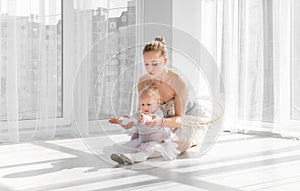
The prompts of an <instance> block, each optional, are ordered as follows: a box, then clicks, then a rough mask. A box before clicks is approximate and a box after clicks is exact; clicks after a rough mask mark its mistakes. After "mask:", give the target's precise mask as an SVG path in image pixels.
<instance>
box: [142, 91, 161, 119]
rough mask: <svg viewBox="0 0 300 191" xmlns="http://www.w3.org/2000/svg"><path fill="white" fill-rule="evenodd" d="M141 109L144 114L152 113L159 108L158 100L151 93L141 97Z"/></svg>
mask: <svg viewBox="0 0 300 191" xmlns="http://www.w3.org/2000/svg"><path fill="white" fill-rule="evenodd" d="M140 106H141V110H142V112H143V113H144V114H147V115H149V114H152V113H154V112H155V111H156V110H157V107H158V100H157V99H155V98H153V97H152V96H150V95H143V96H141V98H140Z"/></svg>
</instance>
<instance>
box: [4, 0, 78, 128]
mask: <svg viewBox="0 0 300 191" xmlns="http://www.w3.org/2000/svg"><path fill="white" fill-rule="evenodd" d="M61 3H62V4H61V22H62V24H61V25H62V26H61V27H62V39H61V40H62V52H61V53H60V54H61V58H62V74H61V75H62V76H61V77H62V117H56V118H51V119H24V120H19V121H14V122H10V121H3V122H0V124H1V126H2V127H4V129H8V131H9V129H10V128H11V127H14V126H16V125H18V126H19V129H20V131H21V130H24V129H32V128H34V127H35V126H36V122H37V121H39V125H41V126H43V125H45V126H46V125H47V124H49V123H54V122H55V123H56V124H57V126H58V127H60V126H65V125H69V124H71V100H72V99H71V98H72V81H71V80H72V77H73V76H72V72H70V70H69V68H72V66H71V63H72V52H71V47H72V45H71V44H69V41H70V39H72V35H70V34H72V33H70V31H71V30H70V28H69V27H72V26H71V25H72V24H70V22H69V21H70V17H71V13H72V10H71V9H68V7H70V6H71V3H73V2H72V0H61ZM64 25H68V26H67V27H66V26H64ZM67 34H68V35H67ZM59 130H60V129H58V131H59ZM20 133H21V132H20Z"/></svg>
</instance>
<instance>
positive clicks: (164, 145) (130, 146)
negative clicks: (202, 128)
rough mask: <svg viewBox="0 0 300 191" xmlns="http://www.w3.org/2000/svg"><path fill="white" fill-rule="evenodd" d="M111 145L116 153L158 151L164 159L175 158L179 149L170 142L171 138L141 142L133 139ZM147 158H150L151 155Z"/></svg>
mask: <svg viewBox="0 0 300 191" xmlns="http://www.w3.org/2000/svg"><path fill="white" fill-rule="evenodd" d="M113 147H114V149H113V150H115V152H117V153H136V152H139V151H147V152H149V153H155V152H159V153H160V154H161V156H162V157H163V158H164V159H166V160H173V159H176V157H177V155H178V154H179V153H180V151H179V150H177V147H178V145H177V144H176V143H174V142H172V141H171V139H166V140H165V141H164V142H161V143H158V142H154V141H150V142H146V143H141V142H139V140H138V139H134V140H130V141H128V142H125V143H120V144H114V146H113ZM156 156H157V154H156ZM149 158H151V155H150V157H149Z"/></svg>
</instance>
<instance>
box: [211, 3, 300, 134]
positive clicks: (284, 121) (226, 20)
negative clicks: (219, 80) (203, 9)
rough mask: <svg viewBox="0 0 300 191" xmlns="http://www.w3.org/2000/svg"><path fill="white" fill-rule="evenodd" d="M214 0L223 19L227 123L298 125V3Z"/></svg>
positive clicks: (235, 125)
mask: <svg viewBox="0 0 300 191" xmlns="http://www.w3.org/2000/svg"><path fill="white" fill-rule="evenodd" d="M216 2H217V3H218V4H219V6H218V7H219V9H218V13H220V14H219V16H218V20H219V22H221V23H222V25H221V26H222V27H221V28H220V30H219V31H220V32H218V34H219V35H218V38H219V39H221V40H220V42H221V43H220V44H219V45H218V46H219V50H220V53H219V55H220V56H219V59H218V62H219V63H220V65H221V68H222V72H223V76H224V81H225V87H226V95H227V102H226V103H227V105H228V107H227V118H226V123H227V127H228V128H229V129H231V130H233V131H234V130H237V129H245V128H246V126H252V127H255V128H256V129H257V128H258V129H259V128H260V129H262V127H263V128H266V129H265V130H267V131H273V132H274V131H277V130H279V129H280V131H281V130H283V131H281V132H286V131H288V130H290V129H291V128H293V129H294V130H295V129H296V130H297V126H299V117H296V116H299V112H297V108H298V106H299V105H297V103H299V102H298V101H299V98H298V96H296V95H297V92H298V93H299V86H298V85H297V84H299V78H297V77H296V75H295V73H296V71H295V70H294V69H296V68H298V67H299V59H298V56H297V55H298V54H295V51H296V50H298V47H299V40H298V37H296V35H295V34H296V32H297V31H298V30H299V29H298V25H299V20H298V19H297V18H298V16H299V13H297V12H296V11H295V8H294V7H297V5H298V4H299V2H298V1H294V0H289V1H282V0H269V1H264V0H253V1H247V0H224V1H216ZM298 6H299V5H298ZM296 97H297V98H296ZM245 125H246V126H245ZM297 131H298V132H299V129H298V130H297Z"/></svg>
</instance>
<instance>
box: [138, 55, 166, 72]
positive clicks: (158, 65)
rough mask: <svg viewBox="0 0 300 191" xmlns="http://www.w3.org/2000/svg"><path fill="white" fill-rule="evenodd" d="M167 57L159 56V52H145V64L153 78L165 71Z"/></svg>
mask: <svg viewBox="0 0 300 191" xmlns="http://www.w3.org/2000/svg"><path fill="white" fill-rule="evenodd" d="M166 63H167V58H166V57H164V56H159V54H158V53H157V52H146V53H144V65H145V68H146V70H147V72H148V74H149V75H150V76H151V77H152V78H156V77H158V76H159V75H160V74H161V73H162V72H163V71H164V67H165V64H166Z"/></svg>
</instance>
